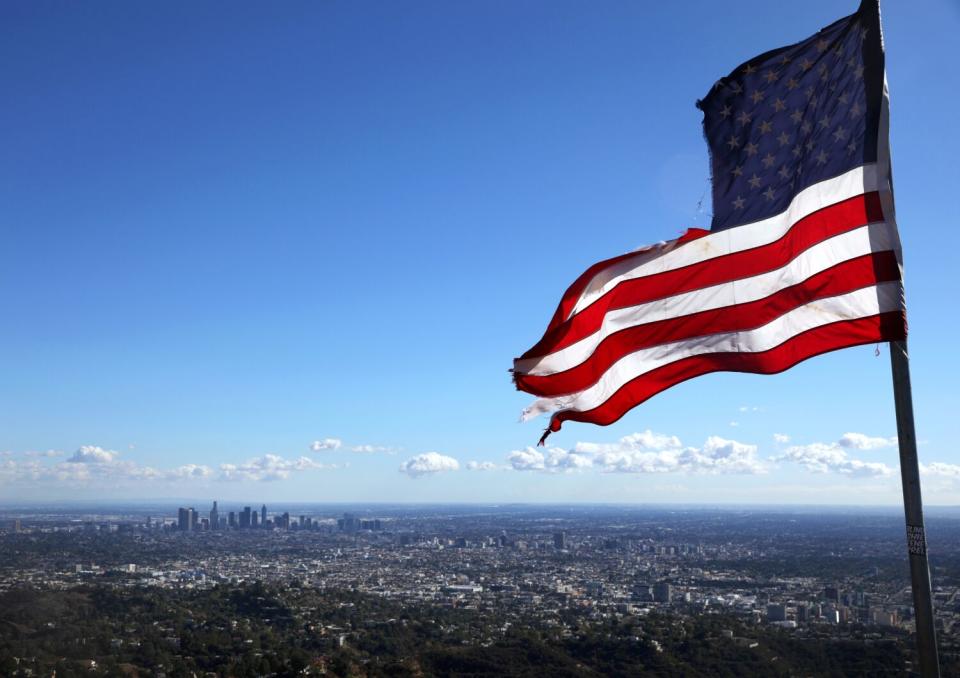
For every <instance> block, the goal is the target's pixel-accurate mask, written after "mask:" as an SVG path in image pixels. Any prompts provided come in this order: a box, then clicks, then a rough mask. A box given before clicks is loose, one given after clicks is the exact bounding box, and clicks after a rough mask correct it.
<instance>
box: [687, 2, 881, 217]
mask: <svg viewBox="0 0 960 678" xmlns="http://www.w3.org/2000/svg"><path fill="white" fill-rule="evenodd" d="M882 88H883V46H882V39H881V35H880V19H879V12H878V8H877V3H876V0H872V1H871V0H865V1H864V3H863V5H862V6H861V7H860V9H859V10H858V11H857V13H856V14H853V15H851V16H849V17H846V18H845V19H841V20H840V21H838V22H836V23H835V24H832V25H831V26H828V27H827V28H824V29H822V30H821V31H820V32H819V33H817V34H816V35H814V36H813V37H812V38H809V39H808V40H804V41H803V42H800V43H797V44H796V45H792V46H790V47H783V48H780V49H776V50H773V51H771V52H767V53H766V54H762V55H760V56H758V57H756V58H755V59H751V60H750V61H748V62H747V63H745V64H743V65H742V66H740V67H738V68H737V69H735V70H734V71H733V72H732V73H731V74H730V75H728V76H727V77H725V78H721V79H720V80H719V81H718V82H717V83H716V84H715V85H714V86H713V89H711V91H710V93H709V94H708V95H707V96H706V97H705V98H704V99H703V100H702V101H699V102H697V105H698V106H699V107H700V108H701V109H702V110H703V112H704V121H703V126H704V132H705V134H706V137H707V142H708V143H709V145H710V155H711V165H712V168H711V169H712V173H713V223H712V230H714V231H717V230H722V229H725V228H730V227H733V226H739V225H741V224H747V223H751V222H754V221H757V220H759V219H764V218H766V217H770V216H772V215H774V214H778V213H780V212H782V211H784V210H785V209H786V208H787V206H788V205H789V204H790V201H791V200H792V199H793V196H794V195H796V194H797V193H798V192H799V191H801V190H802V189H804V188H806V187H807V186H810V185H811V184H814V183H816V182H818V181H822V180H824V179H829V178H831V177H835V176H838V175H840V174H843V173H844V172H846V171H848V170H850V169H852V168H854V167H857V166H858V165H863V164H865V163H870V162H875V161H876V159H877V138H878V121H879V115H880V102H881V97H882Z"/></svg>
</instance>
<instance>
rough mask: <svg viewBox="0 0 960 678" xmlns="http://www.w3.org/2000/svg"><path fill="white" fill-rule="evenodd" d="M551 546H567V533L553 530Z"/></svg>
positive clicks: (558, 547)
mask: <svg viewBox="0 0 960 678" xmlns="http://www.w3.org/2000/svg"><path fill="white" fill-rule="evenodd" d="M553 547H554V548H557V549H565V548H567V533H566V532H555V533H554V534H553Z"/></svg>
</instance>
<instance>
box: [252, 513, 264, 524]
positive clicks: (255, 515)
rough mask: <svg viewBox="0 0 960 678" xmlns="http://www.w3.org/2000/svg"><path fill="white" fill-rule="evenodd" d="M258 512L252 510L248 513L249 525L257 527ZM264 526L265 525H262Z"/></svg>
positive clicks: (258, 520)
mask: <svg viewBox="0 0 960 678" xmlns="http://www.w3.org/2000/svg"><path fill="white" fill-rule="evenodd" d="M259 522H260V514H259V513H257V512H256V511H254V512H253V513H251V514H250V527H259V524H258V523H259ZM264 527H266V526H264Z"/></svg>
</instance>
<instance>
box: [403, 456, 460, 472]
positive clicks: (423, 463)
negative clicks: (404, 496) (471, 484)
mask: <svg viewBox="0 0 960 678" xmlns="http://www.w3.org/2000/svg"><path fill="white" fill-rule="evenodd" d="M459 469H460V462H458V461H457V460H456V459H454V458H453V457H448V456H446V455H444V454H440V453H439V452H424V453H423V454H418V455H416V456H415V457H411V458H410V459H407V460H406V461H405V462H403V463H402V464H400V473H406V474H407V475H408V476H410V477H411V478H419V477H420V476H425V475H431V474H433V473H440V472H443V471H458V470H459Z"/></svg>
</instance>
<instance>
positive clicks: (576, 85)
mask: <svg viewBox="0 0 960 678" xmlns="http://www.w3.org/2000/svg"><path fill="white" fill-rule="evenodd" d="M855 8H856V3H855V2H852V1H851V2H842V3H838V2H826V1H816V2H807V3H787V4H783V3H774V4H771V3H766V2H759V1H753V0H749V1H746V0H745V1H743V2H736V3H711V2H694V3H684V4H683V5H671V4H670V3H661V4H654V3H636V2H609V3H602V4H597V3H585V2H532V1H531V2H523V3H516V2H483V3H480V2H463V3H448V2H435V3H434V2H407V3H386V2H369V3H351V2H311V3H308V2H303V3H295V2H289V3H284V4H282V5H268V4H263V3H243V2H241V3H226V2H208V3H199V4H198V3H185V2H184V3H152V4H150V3H123V2H115V3H111V2H101V3H85V4H78V3H53V2H30V3H27V2H21V3H6V4H4V5H3V7H2V8H0V64H2V65H0V81H2V82H3V84H4V92H5V97H4V105H3V106H2V107H0V129H2V130H3V131H4V134H3V149H4V150H3V153H2V154H0V257H2V259H0V264H2V265H0V318H2V319H3V322H2V325H0V327H2V332H0V375H2V379H3V388H0V455H2V456H0V500H2V499H3V498H9V499H15V500H22V499H71V498H98V497H113V498H126V497H195V498H210V499H213V498H220V499H221V500H228V499H236V500H240V499H248V500H249V501H260V500H265V501H266V500H278V499H291V500H293V499H295V500H302V501H374V500H376V501H424V500H429V501H498V502H499V501H550V502H564V501H637V502H649V501H688V502H689V501H710V502H737V503H743V502H749V501H758V502H795V503H814V504H815V503H831V504H838V503H856V504H864V503H877V504H880V503H896V502H897V501H899V480H898V474H897V460H896V448H895V447H894V446H893V445H891V444H890V440H889V438H890V437H891V436H894V435H895V434H896V428H895V423H894V418H893V405H892V396H891V388H890V376H889V366H888V358H887V354H886V349H885V348H884V349H883V352H882V355H881V356H880V357H879V358H878V357H875V356H874V347H873V346H870V347H862V348H857V349H850V350H847V351H842V352H839V353H835V354H831V355H827V356H823V357H821V358H817V359H814V360H812V361H810V362H807V363H804V364H802V365H801V366H799V367H797V368H795V369H793V370H791V371H789V372H787V373H785V374H782V375H778V376H774V377H761V376H755V375H736V374H721V375H710V376H707V377H703V378H700V379H698V380H695V381H692V382H688V383H685V384H682V385H680V386H678V387H676V388H674V389H671V390H670V391H667V392H665V393H663V394H661V395H659V396H657V397H655V398H654V399H652V400H651V401H649V402H648V403H645V404H644V405H642V406H641V407H639V408H637V409H635V410H634V411H632V412H631V413H630V414H628V415H627V416H626V417H624V418H623V419H622V420H621V421H620V422H618V423H617V424H615V425H613V426H610V427H606V428H598V427H591V426H587V425H578V424H568V425H567V426H566V427H565V428H564V430H563V431H562V432H560V433H558V434H555V435H554V436H552V437H551V439H550V441H549V442H550V443H551V445H553V446H555V447H556V449H555V450H554V451H553V452H547V453H546V454H547V456H546V457H545V458H544V459H540V460H538V459H537V458H536V456H535V455H531V452H530V451H529V450H527V449H526V448H527V446H529V445H532V444H534V443H535V442H536V440H537V438H538V437H539V434H540V432H541V429H542V425H541V423H539V422H537V423H530V424H526V425H521V424H519V423H517V419H518V415H519V412H520V410H521V409H522V408H523V406H524V405H526V404H527V402H528V397H527V396H525V395H524V394H520V393H517V392H515V391H514V390H513V387H512V385H511V383H510V380H509V374H508V373H507V369H508V368H509V367H510V365H511V359H512V358H513V357H514V356H516V355H519V354H520V353H521V352H523V351H524V350H525V349H527V348H528V347H529V346H530V345H532V344H533V343H534V342H535V341H536V340H537V339H538V338H539V336H540V334H541V332H542V330H543V328H544V327H545V325H546V322H547V320H548V319H549V317H550V315H551V314H552V312H553V309H554V307H555V305H556V302H557V301H558V299H559V296H560V294H561V292H562V291H563V289H565V287H566V286H567V285H568V284H569V283H570V282H572V280H573V279H574V278H575V277H576V276H577V275H578V274H579V273H580V272H581V271H582V270H583V269H584V268H586V267H587V266H589V265H590V264H591V263H593V262H595V261H597V260H599V259H603V258H606V257H609V256H613V255H616V254H619V253H621V252H624V251H627V250H630V249H633V248H635V247H637V246H640V245H643V244H647V243H651V242H655V241H659V240H663V239H669V238H672V237H675V236H677V235H678V234H680V233H681V232H682V231H683V230H684V229H685V228H686V227H689V226H698V225H699V226H706V225H707V224H708V223H709V210H710V206H709V202H710V200H709V190H708V188H709V187H708V180H707V176H708V169H707V153H706V147H705V144H704V142H703V140H702V136H701V130H700V120H701V114H700V112H699V111H698V110H697V109H696V108H695V107H694V102H695V101H696V99H697V98H698V97H700V96H702V95H704V94H705V93H706V92H707V90H708V89H709V87H710V86H711V84H712V83H713V82H714V81H715V80H716V79H717V78H718V77H719V76H721V75H724V74H726V73H727V72H728V71H729V70H731V69H732V68H733V67H734V66H736V65H737V64H739V63H741V62H742V61H744V60H745V59H747V58H749V57H751V56H753V55H755V54H758V53H760V52H763V51H766V50H767V49H770V48H773V47H777V46H780V45H784V44H788V43H791V42H795V41H796V40H799V39H802V38H805V37H807V36H808V35H810V34H812V33H813V32H815V31H816V30H817V29H818V28H819V27H821V26H823V25H826V24H828V23H830V22H832V21H833V20H835V19H837V18H839V17H840V16H842V15H844V14H848V13H850V12H852V11H854V9H855ZM882 9H883V18H884V22H885V36H886V42H887V61H888V63H887V71H888V78H889V81H890V89H891V101H892V106H891V108H892V123H891V125H892V130H891V137H892V140H891V144H892V149H893V159H894V168H895V176H896V181H897V185H896V190H897V201H898V205H897V206H898V219H899V223H900V229H901V236H902V239H903V242H904V250H905V260H906V276H907V278H906V289H907V295H908V317H909V322H910V332H911V334H910V344H911V353H912V369H913V381H914V398H915V406H916V412H917V428H918V436H919V438H920V439H921V441H922V444H921V448H920V456H921V461H922V462H923V463H924V464H925V465H926V471H927V472H926V474H925V477H924V483H925V486H924V489H925V492H926V499H927V501H928V503H960V452H958V451H957V444H956V442H957V441H958V440H960V428H958V420H957V417H956V415H955V413H956V412H957V411H958V409H960V398H958V395H957V391H956V388H955V386H954V379H953V377H954V376H955V375H957V374H958V367H960V358H958V351H957V350H956V347H955V343H956V340H955V337H956V336H957V333H958V330H960V327H958V324H960V323H958V320H957V317H956V315H955V314H952V313H951V312H950V310H949V309H950V308H952V306H953V301H954V300H953V294H952V292H951V290H955V289H956V285H955V284H954V283H953V282H951V280H952V274H953V273H954V269H955V263H954V262H955V260H956V254H955V253H956V251H957V250H958V249H960V236H958V231H957V229H956V228H955V222H956V221H957V216H956V208H955V207H951V205H953V204H954V203H955V201H954V200H952V199H951V196H952V195H953V192H954V191H955V186H956V183H957V179H958V178H960V175H958V172H957V170H956V165H955V157H956V155H957V150H958V143H957V134H956V133H955V129H956V123H955V117H956V109H957V105H958V103H960V102H958V100H957V91H960V90H958V85H960V82H958V75H957V70H956V69H955V68H954V67H953V64H955V63H956V54H955V50H954V49H952V47H951V45H952V44H953V43H954V42H955V36H956V35H957V31H958V30H960V7H958V5H957V4H956V3H953V2H947V1H946V0H940V1H934V0H930V1H928V2H910V3H907V2H902V1H900V2H887V3H885V4H884V6H883V8H882ZM701 200H702V206H699V207H698V205H700V202H701ZM647 432H650V433H647ZM848 433H854V434H858V435H859V436H860V437H857V436H853V437H846V438H845V437H844V435H845V434H848ZM634 434H640V435H634ZM775 434H778V435H779V436H788V437H789V441H787V440H784V439H783V437H780V438H779V441H780V442H778V441H777V440H776V439H775V438H774V435H775ZM328 438H329V439H331V441H330V442H329V443H328V444H326V445H323V444H320V445H315V446H313V447H316V448H318V449H316V450H314V449H312V444H313V443H314V442H315V441H319V442H322V441H323V440H325V439H328ZM334 440H336V441H339V446H338V445H337V444H336V443H334V442H333V441H334ZM578 445H579V447H578ZM324 448H325V449H324ZM686 448H694V449H695V451H696V454H694V455H693V456H694V457H696V458H702V457H704V456H705V457H706V458H707V459H708V460H709V459H711V458H714V457H711V455H712V454H715V453H716V451H717V450H721V451H725V452H724V454H726V455H727V456H728V457H730V458H733V459H737V460H739V461H740V462H742V463H738V464H737V465H735V466H731V467H729V468H719V467H717V466H716V465H714V466H710V464H709V463H707V464H706V465H704V464H696V463H695V464H692V465H691V464H687V463H684V462H683V461H682V460H683V459H688V458H690V454H689V450H687V452H688V454H686V455H684V450H686ZM578 450H579V451H580V453H579V456H578V452H577V451H578ZM590 450H592V451H593V452H590ZM597 450H603V451H605V452H609V453H616V454H623V455H627V457H629V458H631V459H634V460H635V461H637V460H639V461H642V462H644V463H637V464H634V465H633V466H631V468H630V472H615V471H613V470H612V469H611V468H609V467H606V466H600V465H599V464H590V465H589V466H584V464H583V458H584V457H583V455H589V454H596V453H597ZM430 452H433V453H436V455H430V456H425V457H424V456H420V455H424V454H426V453H430ZM541 452H542V451H541ZM571 452H573V453H574V456H573V457H571V455H570V453H571ZM511 455H512V456H511ZM631 455H632V456H631ZM447 457H449V458H450V459H452V460H456V465H457V466H458V467H459V468H457V469H454V468H453V466H454V464H453V463H451V461H450V460H447V459H446V458H447ZM725 458H726V457H725ZM469 462H476V464H474V466H478V467H480V468H478V469H477V470H471V469H470V468H468V464H469ZM647 462H649V463H647ZM491 466H492V467H494V468H491V469H487V470H483V469H484V467H491ZM540 467H543V468H540ZM520 468H522V469H525V470H518V469H520Z"/></svg>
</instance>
